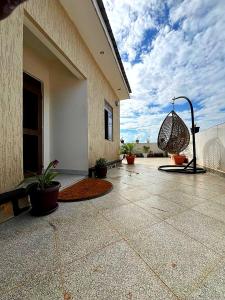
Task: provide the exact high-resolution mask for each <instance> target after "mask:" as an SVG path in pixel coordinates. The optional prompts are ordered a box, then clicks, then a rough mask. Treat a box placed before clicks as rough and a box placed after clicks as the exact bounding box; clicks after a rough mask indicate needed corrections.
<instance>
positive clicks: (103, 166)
mask: <svg viewBox="0 0 225 300" xmlns="http://www.w3.org/2000/svg"><path fill="white" fill-rule="evenodd" d="M106 174H107V160H106V159H105V158H99V159H97V160H96V164H95V175H96V177H98V178H105V177H106Z"/></svg>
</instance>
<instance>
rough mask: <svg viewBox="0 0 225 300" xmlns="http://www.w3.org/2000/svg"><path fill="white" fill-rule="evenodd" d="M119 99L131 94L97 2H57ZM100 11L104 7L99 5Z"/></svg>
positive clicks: (107, 26) (80, 0)
mask: <svg viewBox="0 0 225 300" xmlns="http://www.w3.org/2000/svg"><path fill="white" fill-rule="evenodd" d="M60 2H61V4H62V5H63V7H64V9H65V10H66V12H67V14H68V15H69V17H70V18H71V20H72V21H73V23H74V24H75V26H76V28H77V29H78V31H79V33H80V35H81V37H82V39H83V40H84V42H85V44H86V45H87V47H88V48H89V50H90V52H91V54H92V56H93V57H94V59H95V61H96V62H97V64H98V66H99V68H100V69H101V71H102V72H103V74H104V75H105V77H106V79H107V80H108V81H109V83H110V85H111V87H112V88H113V90H114V92H115V93H116V95H117V96H118V99H119V100H123V99H128V98H130V96H129V93H130V92H131V90H130V86H129V82H128V80H127V77H126V74H125V71H124V69H123V65H122V62H121V59H120V56H119V54H118V49H117V47H116V45H115V40H114V37H113V35H112V32H110V31H109V29H110V28H109V27H110V25H109V24H107V22H106V21H107V20H106V18H107V16H105V15H104V11H103V12H102V11H101V9H102V7H100V6H99V4H98V2H100V3H102V2H101V1H97V0H60ZM103 10H104V6H103Z"/></svg>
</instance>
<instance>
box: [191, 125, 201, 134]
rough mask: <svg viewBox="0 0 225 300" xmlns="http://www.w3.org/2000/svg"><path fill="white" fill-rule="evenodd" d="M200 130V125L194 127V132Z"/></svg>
mask: <svg viewBox="0 0 225 300" xmlns="http://www.w3.org/2000/svg"><path fill="white" fill-rule="evenodd" d="M199 130H200V127H198V126H195V127H194V133H198V132H199ZM191 133H192V134H193V129H192V128H191Z"/></svg>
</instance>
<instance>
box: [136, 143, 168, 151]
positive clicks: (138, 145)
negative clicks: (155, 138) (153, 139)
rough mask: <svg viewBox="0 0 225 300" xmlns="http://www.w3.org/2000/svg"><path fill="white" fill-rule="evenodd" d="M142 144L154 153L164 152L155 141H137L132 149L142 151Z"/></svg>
mask: <svg viewBox="0 0 225 300" xmlns="http://www.w3.org/2000/svg"><path fill="white" fill-rule="evenodd" d="M143 146H147V147H150V149H149V151H152V152H154V153H164V151H162V150H161V149H159V148H158V146H157V144H156V143H138V144H137V143H136V144H135V148H134V151H137V152H140V153H144V151H143Z"/></svg>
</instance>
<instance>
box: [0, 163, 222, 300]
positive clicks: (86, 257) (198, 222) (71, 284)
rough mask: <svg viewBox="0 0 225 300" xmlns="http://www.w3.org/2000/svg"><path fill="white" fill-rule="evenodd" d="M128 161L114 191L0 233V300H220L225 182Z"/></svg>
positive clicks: (116, 174)
mask: <svg viewBox="0 0 225 300" xmlns="http://www.w3.org/2000/svg"><path fill="white" fill-rule="evenodd" d="M160 164H167V162H166V161H165V159H164V160H163V159H152V158H149V159H143V158H141V159H137V161H136V165H135V166H126V165H123V166H122V167H120V168H117V169H112V170H110V171H109V173H108V180H110V181H111V182H112V183H113V185H114V189H113V191H112V192H111V193H110V194H107V195H105V196H103V197H101V198H97V199H93V200H88V201H85V202H77V203H65V204H60V206H59V209H58V210H57V211H56V212H55V213H53V214H51V215H49V216H46V217H41V218H34V217H31V216H30V215H29V213H26V214H24V215H21V216H19V217H17V218H14V219H12V220H10V221H8V222H6V223H4V224H1V225H0V249H1V250H0V280H1V281H0V295H1V296H0V299H1V300H8V299H13V300H20V299H21V300H39V299H40V300H49V299H52V300H57V299H62V300H63V299H64V300H68V299H78V300H80V299H85V300H86V299H87V300H89V299H90V300H92V299H107V300H111V299H116V300H117V299H118V300H123V299H124V300H125V299H128V300H129V299H132V300H133V299H136V300H142V299H150V300H160V299H162V300H164V299H165V300H167V299H187V300H191V299H203V300H207V299H208V300H219V299H221V300H222V299H223V300H224V299H225V184H224V183H225V178H222V177H219V176H216V175H212V174H210V173H207V174H199V175H182V174H168V173H163V172H159V171H158V170H157V166H158V165H160Z"/></svg>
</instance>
